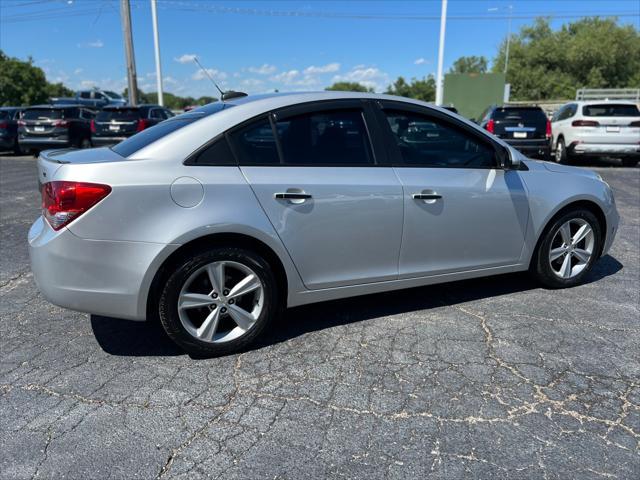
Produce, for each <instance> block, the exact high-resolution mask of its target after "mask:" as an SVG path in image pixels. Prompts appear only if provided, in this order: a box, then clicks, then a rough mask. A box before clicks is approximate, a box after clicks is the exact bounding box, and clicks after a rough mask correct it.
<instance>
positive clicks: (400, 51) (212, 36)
mask: <svg viewBox="0 0 640 480" xmlns="http://www.w3.org/2000/svg"><path fill="white" fill-rule="evenodd" d="M509 5H511V6H512V7H513V10H512V11H513V24H512V30H513V31H517V30H518V29H519V28H520V27H521V26H523V25H526V24H530V23H532V22H533V18H532V17H535V16H536V15H551V16H552V18H553V23H552V24H553V26H554V28H558V27H559V26H560V25H562V23H565V22H568V21H571V20H572V18H567V17H571V16H576V15H590V14H600V15H610V14H623V16H621V17H620V19H619V22H620V23H625V24H631V25H634V26H635V28H637V29H638V28H640V1H638V0H607V1H604V0H600V1H595V0H592V1H590V0H580V1H575V0H556V1H543V0H539V1H538V0H449V7H448V17H449V20H448V22H447V30H446V42H445V58H444V64H445V71H446V70H447V69H448V68H449V66H450V65H451V63H453V61H455V60H456V59H457V58H458V57H460V56H462V55H484V56H486V57H488V58H489V59H492V58H493V56H494V55H495V52H496V51H497V48H498V45H499V44H500V42H501V41H502V40H503V39H504V37H505V36H506V33H507V24H508V22H507V16H508V12H509V10H508V8H509ZM131 6H132V24H133V35H134V48H135V56H136V64H137V72H138V84H139V87H140V88H142V89H143V90H144V91H155V89H156V88H155V73H154V72H155V63H154V54H153V36H152V25H151V8H150V3H149V0H131ZM440 6H441V2H440V0H434V1H420V2H418V1H415V2H405V1H395V2H394V1H375V2H365V1H352V2H346V1H345V2H324V1H323V2H321V1H303V2H294V1H273V2H272V1H252V2H249V1H237V2H236V1H212V0H158V15H159V28H160V45H161V57H162V67H163V77H164V88H165V91H169V92H173V93H176V94H179V95H193V96H196V97H197V96H200V95H214V94H215V92H214V91H213V89H212V86H211V84H210V83H209V80H207V79H206V78H205V76H204V75H203V74H202V72H199V71H198V68H197V67H196V66H195V64H194V63H193V62H192V61H191V60H190V57H191V56H192V55H197V56H198V58H199V60H200V61H201V62H202V63H203V64H204V65H205V66H206V67H207V68H208V69H210V73H211V74H212V75H213V76H214V77H215V78H216V80H218V81H219V83H220V84H221V85H222V87H223V89H235V90H242V91H246V92H249V93H258V92H266V91H273V90H274V89H276V88H277V89H279V90H280V91H290V90H320V89H323V88H324V87H325V86H328V85H330V84H331V83H333V82H334V81H339V80H346V81H359V82H361V83H364V84H366V85H369V86H372V87H374V88H375V89H376V90H377V91H381V90H383V89H384V88H385V87H386V86H387V85H388V84H389V83H391V82H392V81H393V80H394V79H395V78H396V77H397V76H399V75H403V76H405V77H406V78H411V77H423V76H425V75H428V74H432V73H435V71H436V65H437V55H438V35H439V24H440V22H439V15H440ZM393 17H396V18H393ZM397 17H404V18H397ZM407 17H411V18H407ZM415 17H421V18H419V19H416V18H415ZM0 48H2V50H4V51H5V53H6V54H8V55H10V56H15V57H19V58H26V57H27V56H32V57H33V58H34V60H35V63H36V64H37V65H38V66H40V67H42V68H43V69H44V70H45V73H46V74H47V78H48V79H49V80H50V81H54V82H58V81H62V82H64V83H65V84H67V85H69V86H70V87H72V88H82V87H87V86H91V85H96V86H100V87H102V88H106V89H112V90H116V91H119V92H120V91H122V90H123V88H124V87H125V86H126V70H125V59H124V48H123V41H122V29H121V24H120V15H119V1H117V0H0Z"/></svg>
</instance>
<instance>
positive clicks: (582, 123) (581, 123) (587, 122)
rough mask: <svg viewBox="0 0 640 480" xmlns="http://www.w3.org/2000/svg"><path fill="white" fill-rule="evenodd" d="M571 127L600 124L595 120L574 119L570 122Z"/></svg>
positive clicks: (597, 125)
mask: <svg viewBox="0 0 640 480" xmlns="http://www.w3.org/2000/svg"><path fill="white" fill-rule="evenodd" d="M571 126H572V127H599V126H600V124H599V123H598V122H596V121H595V120H574V121H573V122H571Z"/></svg>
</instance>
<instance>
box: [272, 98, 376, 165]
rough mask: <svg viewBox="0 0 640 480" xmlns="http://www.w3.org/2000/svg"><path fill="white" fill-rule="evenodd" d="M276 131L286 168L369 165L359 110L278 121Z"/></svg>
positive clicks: (364, 128) (367, 148) (324, 113)
mask: <svg viewBox="0 0 640 480" xmlns="http://www.w3.org/2000/svg"><path fill="white" fill-rule="evenodd" d="M276 130H277V133H278V137H279V140H280V145H281V147H282V155H283V163H285V164H286V165H312V166H319V165H336V166H340V165H363V164H370V163H373V156H372V154H371V147H370V143H369V136H368V134H367V130H366V127H365V123H364V118H363V116H362V111H361V110H358V109H353V110H337V111H328V112H324V111H323V112H314V113H309V114H304V115H298V116H294V117H290V118H285V119H283V120H278V122H277V123H276Z"/></svg>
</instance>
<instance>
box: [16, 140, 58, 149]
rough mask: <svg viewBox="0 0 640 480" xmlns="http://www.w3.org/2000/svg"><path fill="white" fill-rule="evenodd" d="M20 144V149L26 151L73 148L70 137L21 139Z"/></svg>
mask: <svg viewBox="0 0 640 480" xmlns="http://www.w3.org/2000/svg"><path fill="white" fill-rule="evenodd" d="M18 143H19V144H20V147H21V148H23V149H25V150H28V149H30V148H38V149H40V150H45V149H47V148H60V147H69V146H71V142H70V141H69V137H19V138H18Z"/></svg>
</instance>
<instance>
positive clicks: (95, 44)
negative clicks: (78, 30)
mask: <svg viewBox="0 0 640 480" xmlns="http://www.w3.org/2000/svg"><path fill="white" fill-rule="evenodd" d="M102 47H104V42H103V41H102V40H96V41H94V42H86V43H79V44H78V48H102Z"/></svg>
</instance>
